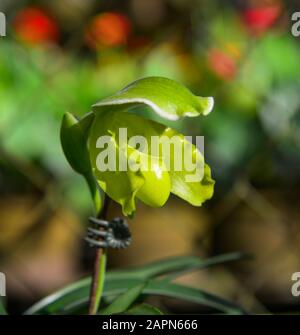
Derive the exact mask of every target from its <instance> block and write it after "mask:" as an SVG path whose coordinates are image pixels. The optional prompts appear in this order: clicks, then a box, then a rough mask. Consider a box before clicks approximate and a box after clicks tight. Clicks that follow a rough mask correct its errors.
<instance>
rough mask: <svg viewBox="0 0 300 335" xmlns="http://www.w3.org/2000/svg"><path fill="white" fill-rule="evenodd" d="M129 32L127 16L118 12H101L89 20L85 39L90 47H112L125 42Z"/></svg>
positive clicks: (129, 26)
mask: <svg viewBox="0 0 300 335" xmlns="http://www.w3.org/2000/svg"><path fill="white" fill-rule="evenodd" d="M130 32H131V25H130V22H129V20H128V18H127V17H126V16H125V15H123V14H119V13H103V14H99V15H97V16H95V17H94V18H93V19H92V21H91V22H90V24H89V26H88V29H87V33H86V40H87V43H88V45H89V46H90V47H92V48H95V49H97V48H101V47H112V46H118V45H124V44H126V43H127V40H128V37H129V35H130Z"/></svg>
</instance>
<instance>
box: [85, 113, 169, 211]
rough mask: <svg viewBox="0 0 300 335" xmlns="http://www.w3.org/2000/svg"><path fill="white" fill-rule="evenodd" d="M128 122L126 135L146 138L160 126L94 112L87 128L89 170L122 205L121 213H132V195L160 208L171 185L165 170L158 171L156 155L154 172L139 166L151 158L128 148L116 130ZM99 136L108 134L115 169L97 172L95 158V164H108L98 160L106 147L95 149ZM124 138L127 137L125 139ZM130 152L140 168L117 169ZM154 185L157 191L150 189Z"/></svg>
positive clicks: (129, 117) (159, 163)
mask: <svg viewBox="0 0 300 335" xmlns="http://www.w3.org/2000/svg"><path fill="white" fill-rule="evenodd" d="M129 124H130V127H129V129H128V137H132V136H135V135H143V136H145V137H150V136H151V134H153V135H156V134H157V133H158V129H156V127H158V128H160V129H163V126H161V125H159V124H156V123H154V124H153V126H151V124H152V122H151V121H148V120H146V119H144V118H141V117H138V116H136V115H133V114H127V113H122V112H116V111H112V112H108V113H104V114H101V115H99V114H97V115H96V117H95V120H94V122H93V125H92V128H91V136H90V139H89V150H90V159H91V164H92V168H93V172H94V174H95V176H96V179H97V181H98V183H99V185H100V187H101V188H102V189H103V190H104V192H106V193H107V194H108V195H109V196H110V197H111V198H112V199H113V200H114V201H116V202H117V203H119V204H120V205H121V206H122V210H123V213H124V215H128V216H132V215H133V214H134V212H135V208H136V205H135V197H138V198H140V199H141V200H142V201H143V202H145V203H146V204H148V205H150V206H153V207H160V206H162V205H163V204H164V203H165V202H166V201H167V199H168V197H169V194H170V188H171V185H170V177H169V174H168V173H167V172H166V171H159V169H160V167H161V166H162V164H163V163H162V161H161V160H160V159H159V158H157V157H155V158H154V162H155V164H156V168H157V169H154V171H145V170H144V169H143V166H144V165H145V163H146V162H147V161H149V160H150V159H151V157H148V155H146V154H143V152H141V151H138V150H136V149H134V148H132V147H130V146H129V145H128V144H126V143H125V142H124V141H122V139H121V138H120V137H119V129H120V128H126V127H127V126H128V125H129ZM100 136H109V137H110V139H111V140H110V141H109V144H108V145H109V146H110V147H111V149H112V150H114V153H115V158H116V159H115V161H114V162H111V163H112V164H114V167H115V169H116V171H109V170H107V171H100V170H99V169H98V168H97V159H98V166H99V164H101V163H102V166H103V167H104V164H106V163H108V161H107V162H104V161H103V162H101V160H99V154H101V155H103V154H104V150H106V149H107V148H106V147H105V148H97V146H96V143H97V140H98V139H99V137H100ZM126 140H127V137H126V138H125V141H126ZM119 144H120V146H119ZM123 146H125V147H123ZM133 153H135V154H136V157H137V160H136V161H137V163H140V166H141V168H139V169H138V170H137V171H136V172H135V171H131V170H130V169H127V171H121V170H120V169H119V162H120V159H121V160H123V162H125V163H126V166H127V164H128V160H129V158H130V157H132V156H131V155H132V154H133ZM102 157H103V156H102ZM161 170H163V168H161ZM154 187H155V188H156V189H157V188H159V189H161V192H153V188H154Z"/></svg>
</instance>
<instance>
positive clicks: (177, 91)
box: [93, 77, 214, 120]
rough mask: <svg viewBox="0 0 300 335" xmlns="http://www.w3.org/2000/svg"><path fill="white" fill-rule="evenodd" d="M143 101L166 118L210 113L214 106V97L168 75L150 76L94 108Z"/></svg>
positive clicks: (129, 105)
mask: <svg viewBox="0 0 300 335" xmlns="http://www.w3.org/2000/svg"><path fill="white" fill-rule="evenodd" d="M140 104H143V105H147V106H149V107H151V108H152V109H153V111H154V112H155V113H157V114H158V115H160V116H161V117H163V118H165V119H169V120H178V119H179V118H181V117H184V116H190V117H194V116H198V115H200V114H203V115H207V114H208V113H210V112H211V110H212V108H213V105H214V99H213V98H212V97H207V98H204V97H198V96H195V95H193V94H192V93H191V92H190V91H189V90H188V89H187V88H186V87H184V86H182V85H180V84H178V83H177V82H176V81H174V80H171V79H168V78H163V77H147V78H142V79H139V80H137V81H134V82H133V83H131V84H130V85H128V86H126V87H125V88H124V89H122V90H121V91H119V92H117V93H116V94H114V95H112V96H111V97H109V98H107V99H104V100H102V101H100V102H98V103H96V104H95V105H94V106H93V110H94V111H102V110H104V109H105V108H106V107H107V106H113V105H123V106H124V109H126V108H130V107H133V106H135V105H140Z"/></svg>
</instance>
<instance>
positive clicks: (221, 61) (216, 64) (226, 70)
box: [208, 49, 237, 80]
mask: <svg viewBox="0 0 300 335" xmlns="http://www.w3.org/2000/svg"><path fill="white" fill-rule="evenodd" d="M208 66H209V68H210V69H211V70H212V71H213V73H214V74H215V75H216V76H218V77H219V78H222V79H223V80H231V79H233V78H234V77H235V75H236V72H237V65H236V61H235V60H234V59H233V58H232V57H231V56H229V55H228V54H226V53H224V52H223V51H220V50H217V49H213V50H211V51H210V52H209V54H208Z"/></svg>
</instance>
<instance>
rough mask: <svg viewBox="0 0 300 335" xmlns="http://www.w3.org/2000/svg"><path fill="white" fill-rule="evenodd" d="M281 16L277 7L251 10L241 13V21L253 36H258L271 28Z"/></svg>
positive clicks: (279, 8)
mask: <svg viewBox="0 0 300 335" xmlns="http://www.w3.org/2000/svg"><path fill="white" fill-rule="evenodd" d="M280 14H281V7H280V6H279V5H273V6H267V7H260V8H251V9H247V10H246V11H244V12H243V13H242V20H243V22H244V24H245V25H246V27H247V28H248V29H249V30H250V32H251V33H253V34H254V35H260V34H262V33H264V32H265V31H267V30H268V29H269V28H271V27H272V26H273V25H274V23H275V22H276V20H277V19H278V18H279V16H280Z"/></svg>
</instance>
